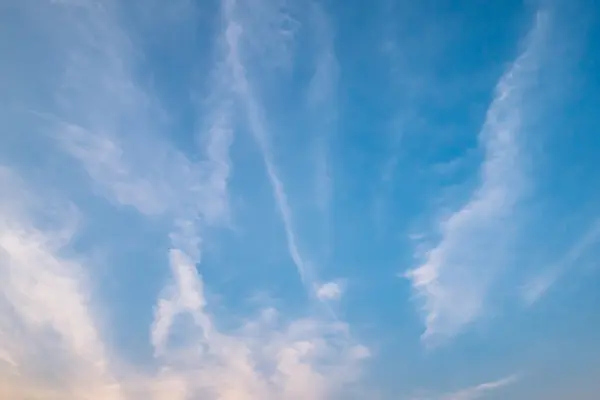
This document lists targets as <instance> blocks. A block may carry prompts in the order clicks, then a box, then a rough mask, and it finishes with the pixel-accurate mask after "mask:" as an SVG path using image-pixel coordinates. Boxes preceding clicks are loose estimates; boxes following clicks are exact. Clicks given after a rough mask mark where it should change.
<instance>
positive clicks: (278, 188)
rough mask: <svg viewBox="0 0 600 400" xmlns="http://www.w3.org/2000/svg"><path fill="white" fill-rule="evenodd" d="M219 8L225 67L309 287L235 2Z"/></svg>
mask: <svg viewBox="0 0 600 400" xmlns="http://www.w3.org/2000/svg"><path fill="white" fill-rule="evenodd" d="M221 5H222V8H223V17H224V19H225V23H226V27H225V38H226V42H227V46H228V53H227V64H228V66H229V68H231V71H232V77H233V89H234V91H235V92H236V94H237V95H238V96H239V98H240V101H241V103H242V104H243V107H244V109H245V111H246V117H247V119H248V124H249V128H250V131H251V132H252V135H253V136H254V138H255V140H256V142H257V144H258V146H259V147H260V150H261V152H262V155H263V160H264V163H265V168H266V170H267V175H268V177H269V181H270V183H271V187H272V190H273V196H274V198H275V202H276V204H277V209H278V210H279V213H280V215H281V219H282V222H283V226H284V230H285V236H286V239H287V244H288V250H289V253H290V256H291V258H292V260H293V262H294V264H295V266H296V268H297V270H298V273H299V274H300V277H301V278H302V280H303V282H304V283H305V284H307V285H309V286H310V282H313V281H314V277H313V272H312V271H310V269H309V267H308V265H307V263H306V261H305V260H304V257H303V256H302V254H301V253H300V249H299V246H298V239H297V237H296V233H295V229H294V225H293V221H292V210H291V208H290V205H289V202H288V198H287V194H286V192H285V189H284V186H283V182H282V181H281V178H280V177H279V173H278V172H277V168H276V166H275V163H274V161H273V154H272V150H271V145H270V142H269V137H268V132H267V129H266V127H265V122H264V121H263V118H262V111H261V109H260V105H259V103H258V102H257V100H256V99H255V96H254V94H253V91H252V88H251V86H250V83H249V82H248V79H247V76H246V75H247V74H246V69H245V67H244V64H243V62H242V49H241V46H242V40H241V33H242V30H243V29H244V26H243V25H242V22H241V21H240V20H239V19H238V18H236V16H237V14H239V10H237V2H236V1H235V0H223V1H222V2H221ZM257 7H263V8H265V10H263V11H265V12H267V13H268V12H270V11H272V10H271V9H270V7H269V6H268V5H267V4H261V5H258V4H257ZM261 10H262V8H261ZM272 35H273V36H274V37H277V32H273V34H272Z"/></svg>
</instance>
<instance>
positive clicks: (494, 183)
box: [406, 12, 550, 343]
mask: <svg viewBox="0 0 600 400" xmlns="http://www.w3.org/2000/svg"><path fill="white" fill-rule="evenodd" d="M549 22H550V21H549V16H548V15H547V14H545V13H542V12H540V13H538V14H537V16H536V19H535V23H534V26H533V28H532V30H531V32H530V33H529V36H528V38H527V40H526V45H525V49H524V50H523V52H522V53H521V55H520V56H519V57H518V58H517V59H516V61H515V62H514V63H513V64H512V65H511V66H510V68H509V69H508V70H507V71H506V72H505V74H504V75H503V76H502V78H501V79H500V81H499V82H498V84H497V86H496V90H495V98H494V100H493V101H492V104H491V105H490V107H489V109H488V112H487V115H486V120H485V123H484V126H483V128H482V131H481V133H480V143H481V147H482V149H483V151H484V153H485V161H484V163H483V165H482V167H481V171H480V174H481V183H480V185H479V187H478V188H477V190H476V191H475V192H474V193H473V195H472V197H471V200H470V201H469V202H468V203H467V204H466V205H465V206H464V207H462V208H461V209H460V210H458V211H456V212H454V213H453V214H451V215H450V216H449V217H448V218H447V219H445V220H444V221H442V222H441V223H440V231H441V240H440V242H439V243H438V245H437V246H436V247H434V248H433V249H431V250H430V251H429V252H428V253H427V255H426V257H425V262H424V263H423V264H422V265H420V266H419V267H418V268H416V269H414V270H411V271H409V272H408V273H407V274H406V276H407V278H409V279H410V281H411V283H412V285H413V289H414V291H415V293H416V294H417V296H418V298H419V299H420V300H422V301H423V311H424V314H425V326H426V329H425V332H424V334H423V339H424V340H425V341H426V342H428V343H433V342H434V341H438V340H444V339H447V338H449V337H452V336H453V335H455V334H457V333H459V332H460V331H462V330H463V329H464V328H465V327H466V326H467V325H468V324H470V323H471V322H473V321H474V320H475V319H477V317H479V316H480V315H481V313H482V312H483V308H484V303H485V301H486V296H487V293H488V291H489V290H490V287H491V285H492V283H493V280H494V278H495V277H496V276H497V275H498V273H499V271H500V270H501V268H502V266H501V265H500V263H501V261H499V260H498V258H501V256H502V253H503V247H505V243H506V242H507V241H509V240H510V239H509V238H508V237H506V236H507V233H506V227H505V224H506V222H505V221H507V219H508V218H510V216H511V214H512V211H513V208H514V207H515V206H516V205H517V204H518V201H519V196H520V195H519V193H520V192H521V191H522V190H523V186H524V181H525V177H524V176H523V172H522V170H521V167H520V159H521V156H520V153H521V149H520V148H519V137H520V136H521V135H522V125H523V118H524V116H523V112H522V109H523V107H524V106H525V105H524V104H523V95H524V93H525V90H526V86H527V84H528V83H529V81H530V79H532V78H534V77H535V71H536V69H537V68H538V66H537V61H538V60H537V58H538V52H539V51H540V47H541V46H543V45H544V43H545V40H546V36H547V35H546V32H547V31H548V29H549V26H548V25H549Z"/></svg>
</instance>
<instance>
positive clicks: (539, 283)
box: [521, 220, 600, 306]
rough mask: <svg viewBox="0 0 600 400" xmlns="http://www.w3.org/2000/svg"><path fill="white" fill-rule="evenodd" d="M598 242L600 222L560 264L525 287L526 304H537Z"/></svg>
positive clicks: (548, 269)
mask: <svg viewBox="0 0 600 400" xmlns="http://www.w3.org/2000/svg"><path fill="white" fill-rule="evenodd" d="M598 242H600V220H597V221H595V222H594V223H593V224H592V225H591V227H590V228H589V229H588V230H587V231H586V232H585V233H584V234H583V235H582V236H581V237H580V238H579V239H578V240H577V242H576V243H575V244H574V245H573V246H572V247H571V248H570V249H569V251H568V252H567V253H566V254H565V255H564V256H563V257H562V259H560V261H559V262H558V263H556V264H554V265H552V266H550V267H548V268H546V269H545V270H544V271H543V272H542V273H541V274H539V275H537V276H536V277H534V278H533V279H531V280H530V281H529V282H527V284H526V285H524V286H523V288H522V293H521V296H522V298H523V301H524V302H525V304H527V305H529V306H532V305H533V304H535V303H537V302H538V301H539V300H540V299H541V298H542V297H544V296H545V295H546V292H547V291H548V290H550V289H551V288H552V286H553V285H554V284H555V283H556V282H557V281H558V280H559V279H560V278H561V277H562V276H563V275H564V274H566V273H568V271H569V269H570V268H572V267H573V266H574V264H575V263H577V262H578V261H579V260H580V259H581V258H582V257H583V256H584V255H585V254H586V252H588V251H589V250H591V249H592V248H593V246H594V245H596V244H598Z"/></svg>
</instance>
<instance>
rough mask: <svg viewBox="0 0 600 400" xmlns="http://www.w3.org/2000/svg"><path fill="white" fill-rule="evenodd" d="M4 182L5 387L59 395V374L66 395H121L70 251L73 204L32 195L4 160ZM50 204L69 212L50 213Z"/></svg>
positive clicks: (17, 394) (0, 257)
mask: <svg viewBox="0 0 600 400" xmlns="http://www.w3.org/2000/svg"><path fill="white" fill-rule="evenodd" d="M0 184H1V185H2V187H3V188H5V189H9V190H6V191H3V195H2V198H0V207H1V209H0V225H1V226H0V228H1V231H2V234H0V249H1V253H0V273H1V274H2V276H3V279H2V284H1V288H2V291H1V293H2V297H0V299H1V302H0V305H1V308H2V310H3V317H2V318H1V319H0V323H1V324H2V325H1V326H0V332H1V334H0V336H1V337H2V339H3V344H4V345H6V346H7V348H6V349H4V352H5V357H3V359H4V360H5V361H7V362H8V366H9V370H12V373H11V374H10V376H11V378H9V379H7V378H6V374H3V376H2V379H4V380H8V381H7V382H4V383H3V384H2V390H5V391H6V393H7V395H10V396H11V398H34V399H37V398H39V399H45V398H57V397H58V396H54V394H53V393H54V392H57V391H58V388H57V387H53V386H52V381H53V380H55V379H57V378H58V380H59V382H60V384H59V385H60V387H62V390H60V392H61V393H62V395H63V396H65V395H67V396H71V397H73V398H90V399H93V398H106V399H115V400H117V399H123V398H124V397H123V393H122V391H121V388H120V386H119V384H118V381H117V380H116V378H115V375H114V371H113V370H112V368H111V359H110V357H109V355H108V351H107V349H106V346H105V345H104V343H103V340H102V338H101V334H100V332H99V330H98V328H97V325H96V324H97V321H96V320H95V318H94V316H93V313H92V312H91V310H90V298H89V297H90V293H89V289H88V288H87V287H86V270H85V268H84V267H83V266H82V265H81V262H82V261H81V260H79V259H78V257H76V256H67V255H66V254H64V253H67V254H68V251H67V249H68V246H69V243H70V241H71V237H72V236H73V235H74V234H75V231H74V230H73V225H72V224H70V223H68V222H69V221H70V220H71V217H70V214H71V212H69V210H70V209H72V208H71V207H70V206H68V204H67V205H66V207H65V206H60V205H59V206H56V205H55V206H54V207H52V206H51V205H50V204H48V200H49V197H47V198H46V199H45V202H44V203H42V202H40V201H39V198H38V197H37V195H39V190H37V191H36V195H34V193H33V191H32V190H31V189H29V188H27V187H26V185H25V184H24V183H23V182H22V180H21V179H20V177H18V176H17V175H15V173H14V172H13V171H11V170H9V169H7V168H5V167H2V168H0ZM52 208H54V209H55V210H56V209H57V208H63V209H64V210H65V212H62V213H59V214H58V215H52V214H50V215H48V214H47V211H46V210H49V209H50V210H51V209H52ZM64 221H66V222H67V223H66V224H65V223H64ZM5 364H6V363H5ZM28 378H30V379H32V380H33V381H32V380H28ZM44 388H47V389H44Z"/></svg>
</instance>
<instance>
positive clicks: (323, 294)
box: [317, 282, 343, 300]
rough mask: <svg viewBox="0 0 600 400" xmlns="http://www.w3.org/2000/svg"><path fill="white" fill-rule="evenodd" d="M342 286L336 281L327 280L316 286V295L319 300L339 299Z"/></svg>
mask: <svg viewBox="0 0 600 400" xmlns="http://www.w3.org/2000/svg"><path fill="white" fill-rule="evenodd" d="M342 293H343V288H342V286H341V285H340V284H339V283H338V282H327V283H324V284H322V285H319V286H318V287H317V297H318V298H319V299H320V300H339V299H340V298H341V297H342Z"/></svg>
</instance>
